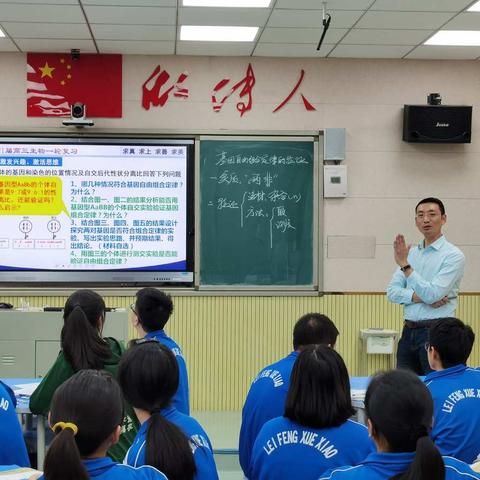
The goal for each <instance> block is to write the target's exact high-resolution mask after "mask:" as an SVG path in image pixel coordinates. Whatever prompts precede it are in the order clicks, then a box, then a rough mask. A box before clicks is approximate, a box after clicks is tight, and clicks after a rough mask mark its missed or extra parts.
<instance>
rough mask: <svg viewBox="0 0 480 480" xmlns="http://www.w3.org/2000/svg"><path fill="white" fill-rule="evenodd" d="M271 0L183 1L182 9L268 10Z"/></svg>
mask: <svg viewBox="0 0 480 480" xmlns="http://www.w3.org/2000/svg"><path fill="white" fill-rule="evenodd" d="M271 2H272V0H183V6H184V7H225V8H268V7H270V3H271Z"/></svg>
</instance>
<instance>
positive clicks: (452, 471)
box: [320, 370, 480, 480]
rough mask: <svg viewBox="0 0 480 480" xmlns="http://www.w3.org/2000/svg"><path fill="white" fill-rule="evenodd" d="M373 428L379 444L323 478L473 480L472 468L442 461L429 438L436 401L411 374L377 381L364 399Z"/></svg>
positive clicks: (383, 376) (446, 459)
mask: <svg viewBox="0 0 480 480" xmlns="http://www.w3.org/2000/svg"><path fill="white" fill-rule="evenodd" d="M365 409H366V412H367V417H368V430H369V433H370V435H371V436H372V438H373V441H374V442H375V444H376V446H377V452H376V453H372V454H370V455H369V456H368V457H367V458H366V459H365V460H364V461H362V462H361V463H360V464H357V465H355V464H354V463H351V464H350V465H351V466H346V467H340V468H337V469H333V470H332V471H330V472H327V473H325V474H323V475H320V480H386V479H395V480H444V479H445V480H472V479H475V478H477V479H480V474H479V473H475V472H474V471H473V470H472V469H471V468H470V466H469V465H467V464H466V463H463V462H461V461H460V460H457V459H455V458H452V457H443V458H442V456H441V454H440V452H439V451H438V449H437V447H436V446H435V445H434V443H433V441H432V439H431V438H430V436H429V431H430V428H431V425H432V414H433V402H432V397H431V395H430V393H429V391H428V389H427V387H426V386H425V385H424V384H423V383H422V381H421V380H420V379H419V378H418V377H417V376H416V375H415V374H414V373H413V372H410V371H407V370H391V371H390V372H386V373H379V374H377V375H376V376H375V377H373V379H372V381H371V382H370V385H369V386H368V389H367V393H366V396H365Z"/></svg>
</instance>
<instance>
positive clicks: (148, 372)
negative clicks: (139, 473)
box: [118, 339, 196, 480]
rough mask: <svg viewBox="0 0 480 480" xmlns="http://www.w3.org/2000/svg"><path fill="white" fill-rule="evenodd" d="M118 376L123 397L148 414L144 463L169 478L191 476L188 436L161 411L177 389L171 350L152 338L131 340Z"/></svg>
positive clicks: (177, 479)
mask: <svg viewBox="0 0 480 480" xmlns="http://www.w3.org/2000/svg"><path fill="white" fill-rule="evenodd" d="M118 380H119V382H120V386H121V387H122V390H123V394H124V396H125V399H126V400H127V401H128V402H129V403H130V404H131V405H132V406H133V407H135V408H138V409H140V410H145V411H147V412H149V413H150V414H151V417H150V419H149V420H148V430H147V442H146V463H147V464H148V465H152V466H153V467H156V468H157V469H159V470H160V471H162V472H163V473H164V474H165V475H166V476H167V477H168V478H169V480H190V479H192V478H193V477H194V475H195V473H196V467H195V461H194V458H193V453H192V448H191V446H190V443H189V441H188V438H187V437H186V436H185V434H184V433H183V432H182V431H181V430H180V428H178V427H177V426H176V425H174V424H173V423H172V422H170V421H168V420H167V419H166V418H164V417H163V415H162V413H161V410H162V409H164V408H166V407H168V406H169V405H170V401H171V399H172V397H173V396H174V395H175V392H176V391H177V389H178V382H179V372H178V364H177V360H176V359H175V356H174V355H173V353H172V352H171V350H170V349H169V348H167V347H166V346H164V345H162V344H161V343H160V342H157V341H156V340H154V339H147V340H145V339H142V340H140V341H138V343H135V342H132V344H131V346H130V348H129V349H128V350H127V351H126V352H125V354H124V355H123V357H122V359H121V360H120V363H119V366H118Z"/></svg>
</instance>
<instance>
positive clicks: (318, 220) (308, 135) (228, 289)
mask: <svg viewBox="0 0 480 480" xmlns="http://www.w3.org/2000/svg"><path fill="white" fill-rule="evenodd" d="M323 139H324V136H323V132H321V131H320V132H259V133H258V135H255V134H252V133H247V132H245V133H238V134H232V132H228V133H226V134H225V135H218V134H213V135H200V136H198V137H196V139H195V193H194V195H195V267H194V287H195V290H198V291H201V292H215V293H220V292H223V293H224V294H226V295H228V294H232V293H236V292H252V291H253V290H255V291H257V292H258V291H261V292H262V293H267V292H272V293H274V294H279V293H280V292H292V293H293V292H295V293H300V292H305V293H307V292H308V293H312V292H315V293H321V292H323V168H320V166H322V167H323ZM206 140H213V141H215V140H217V141H220V140H222V141H237V142H238V141H245V142H248V141H269V142H274V141H278V142H312V143H313V225H312V228H313V239H312V248H313V252H312V263H313V265H312V273H313V275H312V277H313V279H312V280H313V281H312V284H311V285H254V284H251V285H202V283H201V275H200V266H201V260H200V247H201V236H202V233H201V228H200V201H201V196H200V193H201V192H200V144H201V142H202V141H206ZM320 142H322V143H321V146H322V148H319V145H320ZM320 155H322V158H320Z"/></svg>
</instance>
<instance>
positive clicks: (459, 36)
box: [425, 30, 480, 47]
mask: <svg viewBox="0 0 480 480" xmlns="http://www.w3.org/2000/svg"><path fill="white" fill-rule="evenodd" d="M425 45H457V46H463V47H476V46H480V31H478V30H440V31H439V32H437V33H436V34H435V35H432V36H431V37H430V38H429V39H428V40H427V41H426V42H425Z"/></svg>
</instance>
